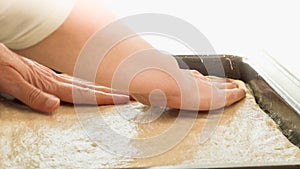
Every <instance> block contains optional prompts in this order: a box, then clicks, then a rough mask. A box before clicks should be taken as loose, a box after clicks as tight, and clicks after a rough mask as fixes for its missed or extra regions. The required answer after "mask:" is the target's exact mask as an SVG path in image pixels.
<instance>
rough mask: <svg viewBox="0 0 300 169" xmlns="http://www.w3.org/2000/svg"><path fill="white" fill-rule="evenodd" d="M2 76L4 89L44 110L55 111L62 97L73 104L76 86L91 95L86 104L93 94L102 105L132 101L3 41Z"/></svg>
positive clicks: (0, 47) (0, 82)
mask: <svg viewBox="0 0 300 169" xmlns="http://www.w3.org/2000/svg"><path fill="white" fill-rule="evenodd" d="M0 75H1V76H0V92H3V93H6V94H9V95H11V96H13V97H15V98H17V99H19V100H20V101H22V102H23V103H25V104H26V105H28V106H30V107H31V108H33V109H35V110H38V111H41V112H46V113H49V112H52V111H53V110H55V109H56V108H58V107H59V105H60V100H62V101H66V102H70V103H72V102H73V97H72V89H73V88H74V89H76V90H77V91H78V92H79V93H80V95H82V97H86V98H87V99H86V100H85V101H83V102H82V104H92V103H93V101H92V100H91V99H89V98H91V97H89V96H91V95H93V94H95V96H96V101H97V104H99V105H103V104H114V103H127V102H128V101H129V96H127V95H124V94H115V93H114V92H113V90H112V89H110V88H107V87H103V86H95V85H92V84H88V83H86V82H83V81H79V80H76V81H74V80H73V78H71V77H68V76H64V75H61V74H56V73H55V72H53V71H52V70H51V69H49V68H47V67H45V66H42V65H40V64H38V63H37V62H34V61H31V60H29V59H27V58H24V57H22V56H19V55H17V54H16V53H14V52H12V51H10V50H9V49H8V48H7V47H6V46H4V45H3V44H0Z"/></svg>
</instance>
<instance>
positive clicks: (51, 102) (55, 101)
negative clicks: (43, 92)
mask: <svg viewBox="0 0 300 169" xmlns="http://www.w3.org/2000/svg"><path fill="white" fill-rule="evenodd" d="M58 103H59V99H58V98H55V97H50V98H48V100H47V101H46V103H45V104H46V107H47V108H49V109H51V110H52V109H53V108H54V107H56V106H57V104H58Z"/></svg>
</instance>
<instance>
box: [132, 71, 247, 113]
mask: <svg viewBox="0 0 300 169" xmlns="http://www.w3.org/2000/svg"><path fill="white" fill-rule="evenodd" d="M162 74H163V73H162V72H161V71H155V70H149V71H148V72H147V73H146V72H144V73H141V75H139V76H137V78H136V79H138V80H136V81H134V82H133V83H136V84H138V81H144V82H145V83H144V85H143V86H141V87H140V88H138V87H135V89H137V90H135V91H136V92H135V93H131V94H132V96H133V97H134V98H135V99H136V100H137V101H139V102H141V103H143V104H146V105H151V104H152V105H153V104H154V105H157V106H167V107H171V108H177V109H186V110H200V111H206V110H212V109H219V108H222V107H225V106H229V105H231V104H233V103H235V102H238V101H239V100H241V99H242V98H244V97H245V95H246V92H245V90H244V89H241V88H239V87H238V85H237V84H235V83H234V82H232V81H231V80H230V79H224V78H219V77H212V76H203V75H202V74H201V73H199V72H198V71H196V70H183V69H181V70H180V71H179V72H178V74H181V75H182V77H183V78H181V79H180V80H181V82H182V83H180V84H181V85H182V84H184V85H182V87H183V88H181V89H180V87H179V86H178V84H179V83H177V82H175V79H173V78H172V77H171V76H168V75H167V74H164V75H162ZM151 77H152V79H153V78H155V77H159V79H163V80H161V82H160V83H149V82H148V83H147V81H149V80H148V79H151ZM153 81H158V79H154V80H153ZM136 86H138V85H136ZM154 89H159V90H160V91H161V92H163V94H164V96H163V95H162V94H161V93H157V94H154V93H152V95H151V97H150V94H149V93H151V91H153V90H154ZM180 90H184V91H180ZM139 91H148V92H139ZM149 91H150V92H149ZM183 94H184V96H183ZM150 98H151V99H152V100H150Z"/></svg>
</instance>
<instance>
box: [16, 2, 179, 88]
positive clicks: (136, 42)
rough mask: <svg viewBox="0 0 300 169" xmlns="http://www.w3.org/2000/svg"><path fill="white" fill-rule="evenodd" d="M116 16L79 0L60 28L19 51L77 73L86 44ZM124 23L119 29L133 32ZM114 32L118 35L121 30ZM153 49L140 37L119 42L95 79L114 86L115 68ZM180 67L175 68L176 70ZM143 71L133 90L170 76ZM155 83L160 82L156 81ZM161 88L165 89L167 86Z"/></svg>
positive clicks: (101, 43) (171, 62)
mask: <svg viewBox="0 0 300 169" xmlns="http://www.w3.org/2000/svg"><path fill="white" fill-rule="evenodd" d="M115 18H116V17H115V16H114V14H112V13H111V12H109V11H108V10H106V9H104V8H103V7H102V6H101V5H99V4H98V5H95V4H92V3H85V2H84V1H78V2H77V3H76V4H75V6H74V9H73V11H72V12H71V14H70V16H69V17H68V19H67V20H66V21H65V23H64V24H63V25H62V26H61V27H60V28H59V29H58V30H57V31H55V32H54V33H53V34H51V35H50V36H49V37H47V38H46V39H45V40H43V41H42V42H40V43H39V44H37V45H35V46H33V47H30V48H27V49H24V50H20V51H16V52H17V53H19V54H21V55H23V56H26V57H28V58H31V59H33V60H36V61H38V62H39V63H42V64H44V65H46V66H48V67H50V68H53V69H55V70H57V71H61V72H64V73H67V74H70V75H73V71H74V67H75V64H76V60H77V59H78V56H79V53H80V50H81V49H82V48H83V46H84V44H85V43H86V42H87V40H88V39H89V38H90V37H91V36H92V35H93V34H94V33H95V32H97V31H99V30H100V29H102V28H104V27H105V26H107V25H108V24H109V23H112V22H114V21H115ZM121 26H123V27H120V28H119V29H118V30H120V31H124V30H126V31H130V30H128V29H127V27H126V26H125V25H121ZM110 33H111V34H117V33H118V32H110ZM108 38H109V37H108ZM106 42H107V39H102V40H99V47H101V46H105V45H106V44H105V43H106ZM149 49H152V50H154V49H153V47H152V46H151V45H150V44H149V43H147V42H146V41H145V40H144V39H142V38H141V37H139V36H135V37H132V38H128V39H125V40H123V41H122V42H120V43H118V44H116V45H115V46H113V47H112V48H111V49H110V50H109V52H108V53H107V54H106V55H105V57H104V59H103V61H102V62H101V63H100V65H99V67H98V71H97V76H96V79H95V82H96V83H98V84H100V85H105V86H111V83H112V77H113V75H114V73H115V70H116V69H117V68H118V66H119V65H120V64H121V63H122V62H124V61H125V60H126V59H128V58H129V57H130V56H132V55H133V54H136V53H138V52H140V51H145V50H149ZM152 57H153V58H154V59H153V60H155V57H159V56H152ZM95 60H96V58H95ZM156 61H157V62H161V61H162V58H160V59H156ZM164 62H165V64H168V65H169V66H170V67H173V68H178V66H177V64H176V61H175V60H174V59H173V58H165V61H164ZM132 66H135V65H132ZM178 69H179V68H178ZM178 69H174V71H176V70H178ZM124 73H126V72H124ZM174 73H175V72H174ZM143 74H144V75H143ZM143 74H139V75H138V76H137V77H136V78H135V79H134V80H133V83H132V85H131V90H132V92H137V91H136V90H140V88H142V86H139V85H140V84H141V82H144V83H146V81H145V80H147V81H153V80H154V79H153V78H155V79H157V81H159V79H164V77H165V76H168V75H166V74H165V73H164V72H158V71H156V73H155V75H156V77H153V76H151V75H153V74H151V73H146V72H145V73H143ZM141 80H142V81H141ZM154 82H156V80H155V81H154ZM172 83H173V82H172ZM174 84H175V83H174ZM157 87H159V86H157ZM161 88H163V85H162V86H161ZM149 90H150V89H149Z"/></svg>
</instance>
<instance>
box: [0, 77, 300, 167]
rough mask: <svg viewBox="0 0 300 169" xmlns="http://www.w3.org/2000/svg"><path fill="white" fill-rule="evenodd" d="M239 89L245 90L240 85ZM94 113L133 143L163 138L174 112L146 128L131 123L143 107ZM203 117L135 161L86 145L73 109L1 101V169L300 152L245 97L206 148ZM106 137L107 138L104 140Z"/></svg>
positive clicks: (299, 156)
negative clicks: (164, 147)
mask: <svg viewBox="0 0 300 169" xmlns="http://www.w3.org/2000/svg"><path fill="white" fill-rule="evenodd" d="M239 84H240V85H241V87H244V88H245V86H244V84H243V83H242V82H239ZM116 108H118V109H116ZM87 110H88V108H87ZM99 110H100V112H89V113H90V114H93V113H94V114H95V115H96V114H99V113H101V114H102V116H103V117H104V118H105V120H106V122H107V124H108V125H110V127H111V128H113V129H114V130H115V131H116V132H119V133H122V134H124V135H126V136H128V137H132V138H147V137H151V136H155V135H159V134H161V133H163V132H164V131H166V130H168V128H169V127H170V126H171V125H172V124H173V123H174V121H175V120H176V117H177V114H178V111H176V110H169V111H166V112H164V113H163V114H162V115H161V116H160V117H158V118H157V119H155V118H154V119H153V121H152V122H151V123H148V124H145V123H143V124H142V123H135V122H132V121H134V120H135V119H147V118H149V116H153V114H150V115H149V113H148V114H147V113H145V112H146V110H147V107H146V106H143V105H141V104H139V103H136V102H132V103H131V104H130V105H119V106H100V107H99ZM117 110H118V111H117ZM120 110H121V112H122V113H121V115H120V113H119V112H120ZM124 117H125V119H126V120H124ZM207 117H208V113H207V112H199V114H198V117H197V119H196V121H195V123H194V125H193V127H192V129H191V131H190V132H189V133H188V135H187V136H186V137H185V138H184V139H183V140H182V141H181V142H180V143H179V144H177V145H176V146H175V147H174V148H173V149H171V150H170V151H167V152H165V153H163V154H161V155H158V156H154V157H150V158H142V159H135V158H130V157H122V156H118V155H115V154H113V153H110V152H107V151H105V150H103V149H102V148H101V146H99V144H96V143H95V142H93V141H92V140H90V139H89V138H88V137H87V135H86V133H85V130H84V129H83V128H82V126H81V125H80V123H79V121H78V118H77V115H76V113H75V112H74V108H73V106H72V105H68V104H64V105H62V106H61V107H60V108H59V109H58V110H57V111H55V112H54V113H53V115H51V116H48V115H42V114H38V113H36V112H34V111H32V110H30V109H28V108H27V107H26V106H24V105H21V104H19V103H16V102H11V101H8V100H5V99H4V98H0V154H1V155H0V168H11V167H13V168H109V167H112V168H114V167H147V166H162V165H180V164H197V163H201V164H207V165H210V164H235V163H272V162H276V163H278V162H279V163H281V162H282V163H287V162H300V150H299V148H298V147H296V146H294V145H293V144H292V143H290V142H289V141H288V139H287V138H286V137H285V136H284V135H283V134H282V133H281V132H280V130H279V129H278V127H277V125H276V124H275V123H274V122H273V120H272V119H271V118H270V117H269V116H268V115H267V114H265V113H264V112H263V111H262V110H261V109H260V108H259V107H258V105H257V104H256V103H255V100H254V98H253V96H252V95H251V94H250V93H249V92H248V93H247V96H246V98H245V99H244V100H242V101H240V102H238V103H237V104H234V105H232V106H230V107H227V108H226V109H225V111H224V113H223V114H222V117H221V120H220V123H219V125H218V127H217V128H216V130H215V131H214V132H213V135H212V136H211V137H210V138H209V139H208V140H207V141H206V142H205V143H200V136H201V132H202V129H203V127H204V124H205V123H206V119H207ZM91 120H93V119H91ZM93 122H94V123H95V124H96V123H97V122H96V121H93ZM99 130H101V128H99ZM96 132H97V131H96ZM104 132H105V131H104ZM109 135H110V133H107V135H106V137H109ZM125 144H126V145H127V147H126V146H124V147H123V148H124V149H126V150H127V151H128V152H129V154H130V152H131V151H139V150H141V149H143V148H145V147H135V146H134V145H132V144H131V143H130V142H128V143H125ZM157 146H159V145H157ZM152 148H155V147H152Z"/></svg>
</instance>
